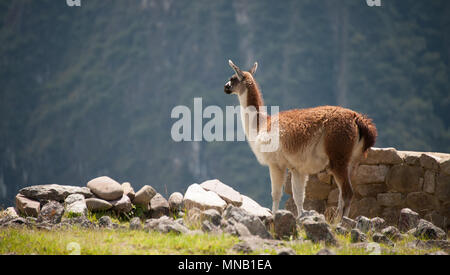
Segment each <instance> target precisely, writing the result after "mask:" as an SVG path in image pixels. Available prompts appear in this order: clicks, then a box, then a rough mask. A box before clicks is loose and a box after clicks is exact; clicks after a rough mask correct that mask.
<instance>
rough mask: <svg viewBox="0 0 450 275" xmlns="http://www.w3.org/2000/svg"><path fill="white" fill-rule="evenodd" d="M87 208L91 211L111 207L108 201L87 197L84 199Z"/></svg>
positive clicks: (105, 209) (104, 209)
mask: <svg viewBox="0 0 450 275" xmlns="http://www.w3.org/2000/svg"><path fill="white" fill-rule="evenodd" d="M85 202H86V206H87V208H88V209H89V210H90V211H92V212H99V211H107V210H109V209H111V208H113V206H112V204H111V203H109V202H108V201H105V200H102V199H99V198H89V199H86V200H85Z"/></svg>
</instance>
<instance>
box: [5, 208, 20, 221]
mask: <svg viewBox="0 0 450 275" xmlns="http://www.w3.org/2000/svg"><path fill="white" fill-rule="evenodd" d="M3 214H4V215H5V216H6V217H9V218H14V219H15V218H18V217H19V214H17V211H16V209H15V208H14V207H8V208H6V209H5V211H4V212H3Z"/></svg>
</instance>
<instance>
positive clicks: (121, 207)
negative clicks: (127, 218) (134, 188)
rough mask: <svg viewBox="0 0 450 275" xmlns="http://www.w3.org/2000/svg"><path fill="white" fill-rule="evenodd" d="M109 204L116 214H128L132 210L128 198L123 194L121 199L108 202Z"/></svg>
mask: <svg viewBox="0 0 450 275" xmlns="http://www.w3.org/2000/svg"><path fill="white" fill-rule="evenodd" d="M109 203H111V205H112V206H113V209H114V210H115V211H117V212H118V213H129V212H130V211H131V210H132V209H133V205H132V204H131V200H130V197H128V196H127V195H125V194H124V195H122V198H120V199H118V200H113V201H110V202H109Z"/></svg>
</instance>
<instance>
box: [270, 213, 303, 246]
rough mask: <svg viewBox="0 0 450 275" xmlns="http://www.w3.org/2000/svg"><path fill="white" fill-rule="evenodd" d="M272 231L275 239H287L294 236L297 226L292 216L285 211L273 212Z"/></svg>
mask: <svg viewBox="0 0 450 275" xmlns="http://www.w3.org/2000/svg"><path fill="white" fill-rule="evenodd" d="M274 229H275V237H276V238H278V239H284V238H289V237H291V236H294V235H296V233H297V224H296V221H295V217H294V215H292V213H291V212H290V211H287V210H279V211H277V212H275V217H274Z"/></svg>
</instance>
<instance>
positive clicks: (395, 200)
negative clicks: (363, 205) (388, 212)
mask: <svg viewBox="0 0 450 275" xmlns="http://www.w3.org/2000/svg"><path fill="white" fill-rule="evenodd" d="M377 202H378V204H380V205H381V206H389V207H392V206H399V205H402V204H403V199H402V194H401V193H380V194H378V195H377Z"/></svg>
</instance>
